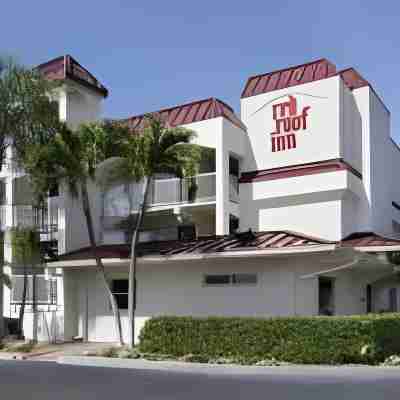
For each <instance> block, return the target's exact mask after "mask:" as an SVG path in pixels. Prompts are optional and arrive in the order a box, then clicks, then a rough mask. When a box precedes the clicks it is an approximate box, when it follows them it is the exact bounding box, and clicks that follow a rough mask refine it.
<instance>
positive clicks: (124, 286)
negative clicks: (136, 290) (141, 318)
mask: <svg viewBox="0 0 400 400" xmlns="http://www.w3.org/2000/svg"><path fill="white" fill-rule="evenodd" d="M128 290H129V282H128V279H114V280H113V281H112V292H113V294H114V297H115V300H116V301H117V305H118V308H119V309H122V310H127V309H128Z"/></svg>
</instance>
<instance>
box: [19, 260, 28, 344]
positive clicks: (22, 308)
mask: <svg viewBox="0 0 400 400" xmlns="http://www.w3.org/2000/svg"><path fill="white" fill-rule="evenodd" d="M24 258H25V257H24ZM27 288H28V275H27V272H26V263H25V260H24V287H23V289H22V302H21V306H20V308H19V320H18V335H19V338H20V339H22V338H23V337H24V316H25V305H26V292H27Z"/></svg>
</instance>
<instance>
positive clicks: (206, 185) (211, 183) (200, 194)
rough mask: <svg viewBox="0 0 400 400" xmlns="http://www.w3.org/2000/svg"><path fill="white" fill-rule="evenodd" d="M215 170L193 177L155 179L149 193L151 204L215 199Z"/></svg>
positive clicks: (202, 201) (210, 200)
mask: <svg viewBox="0 0 400 400" xmlns="http://www.w3.org/2000/svg"><path fill="white" fill-rule="evenodd" d="M215 191H216V190H215V172H212V173H207V174H199V175H196V176H195V177H193V178H183V179H180V178H168V179H155V180H153V181H152V186H151V188H150V193H149V206H151V207H155V206H162V205H170V204H179V203H205V202H212V201H215Z"/></svg>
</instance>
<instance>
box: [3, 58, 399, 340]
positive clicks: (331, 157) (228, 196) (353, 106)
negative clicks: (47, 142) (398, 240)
mask: <svg viewBox="0 0 400 400" xmlns="http://www.w3.org/2000/svg"><path fill="white" fill-rule="evenodd" d="M307 65H308V64H307ZM307 65H306V66H299V67H296V68H295V69H293V71H292V75H293V74H297V75H298V76H299V77H300V78H301V76H302V75H301V74H299V73H298V72H296V71H301V68H304V70H305V71H306V68H308V67H307ZM287 71H288V70H284V71H283V72H282V74H285V73H287ZM289 72H290V70H289ZM272 74H276V72H275V73H272ZM304 74H306V72H304ZM292 75H288V76H292ZM272 77H273V75H271V77H269V78H268V79H269V81H266V83H265V84H264V83H263V82H264V81H263V80H262V79H263V78H259V79H258V78H256V79H258V81H257V83H256V84H255V85H253V86H251V85H252V83H251V82H250V80H249V82H250V83H249V84H248V87H252V88H253V89H254V90H256V89H257V87H260V82H261V83H262V84H263V85H264V87H265V90H261V91H260V90H259V91H258V92H254V94H250V95H249V92H246V93H247V94H246V96H243V98H242V99H241V121H240V120H239V119H238V118H237V117H235V116H233V117H232V115H231V114H230V110H229V109H227V108H225V109H224V110H225V111H224V112H221V113H220V114H215V115H213V116H212V117H205V118H203V119H199V120H196V119H195V118H194V117H193V120H192V121H190V122H185V123H181V124H179V125H180V126H184V127H186V128H189V129H192V130H194V131H195V132H196V134H197V135H196V138H195V139H194V142H195V143H197V144H199V145H201V146H203V147H205V148H208V149H214V150H213V153H212V154H213V160H212V163H211V164H213V165H214V164H215V166H213V167H212V168H213V170H210V171H208V170H207V171H206V172H203V173H200V175H199V176H198V177H196V178H195V179H196V180H197V181H196V182H198V186H199V189H198V192H197V193H196V196H195V198H194V199H191V200H190V199H189V197H188V196H189V195H188V194H187V193H183V191H184V188H185V187H186V186H185V182H183V181H180V180H178V179H177V178H173V177H168V178H167V179H165V177H163V178H157V177H156V179H155V183H154V189H153V192H152V200H151V204H150V205H149V209H148V212H147V215H146V220H145V228H144V232H142V236H141V238H142V240H143V241H151V240H167V239H170V238H174V239H176V238H175V237H172V236H171V235H174V234H175V233H176V229H178V228H179V227H180V226H181V225H184V224H187V223H190V224H192V225H193V226H194V227H195V231H196V234H197V236H198V237H205V236H215V235H217V236H222V235H229V234H232V235H233V234H234V230H235V229H234V227H232V220H237V221H239V231H242V232H243V231H246V230H248V229H251V230H252V231H254V232H262V231H274V232H280V231H290V232H297V233H298V234H300V235H306V236H309V237H315V238H319V239H320V240H321V241H322V242H324V241H329V242H332V243H333V242H334V243H338V242H340V241H342V240H343V239H345V238H346V237H348V236H349V235H351V234H354V233H356V232H375V233H377V234H381V235H388V236H390V237H393V236H396V235H398V234H400V189H399V188H398V185H396V184H395V176H394V171H397V167H398V166H400V165H399V164H400V153H399V149H398V148H397V146H396V145H395V144H394V142H393V141H392V139H391V137H390V114H389V112H388V111H387V109H386V108H385V106H384V105H383V103H382V101H381V100H380V99H379V98H378V96H377V95H376V93H375V91H374V90H373V89H372V88H371V86H370V85H369V84H368V83H366V84H361V85H358V86H356V87H352V86H351V85H349V83H348V81H347V80H346V77H345V76H344V75H342V74H341V73H331V74H327V76H326V77H323V78H320V79H314V80H313V79H309V80H308V81H307V82H304V83H303V82H302V81H301V79H300V78H299V84H290V85H289V84H288V85H286V86H285V85H282V86H279V87H277V88H276V89H275V90H269V89H268V87H269V86H268V85H270V83H269V82H270V81H271V80H272ZM282 79H283V78H282ZM285 79H288V82H289V78H285ZM290 79H292V78H290ZM360 79H361V78H360ZM357 82H358V81H357ZM266 89H268V90H266ZM58 100H59V106H60V118H61V119H63V120H65V121H67V122H68V124H69V125H70V126H71V127H72V128H75V127H77V126H78V125H79V123H81V122H87V121H94V120H97V119H100V118H101V106H102V100H103V96H102V95H101V94H99V92H98V91H94V90H91V89H90V88H88V87H87V85H86V86H85V85H80V84H79V83H78V82H76V81H68V80H67V81H66V82H65V85H64V86H63V87H62V89H60V91H59V92H58ZM207 101H209V102H210V104H211V105H210V107H213V106H214V105H215V102H217V105H216V107H217V108H218V107H220V110H221V109H223V108H224V107H228V106H226V105H223V103H222V102H219V101H218V100H215V99H211V100H206V102H207ZM200 103H201V104H203V103H202V102H199V104H200ZM207 104H208V103H207ZM197 106H198V108H197V109H196V108H193V107H197ZM179 107H181V109H182V110H183V111H184V112H185V115H186V116H188V115H192V116H194V115H198V113H200V112H201V107H200V105H198V104H197V103H193V104H191V105H183V106H179ZM190 107H192V108H191V109H190V110H189V108H190ZM228 108H229V107H228ZM182 110H181V111H182ZM164 111H165V110H164ZM177 114H179V112H178V113H177ZM204 115H206V114H204ZM185 121H186V120H185ZM242 123H243V124H242ZM232 160H233V161H232ZM232 162H233V163H236V162H237V165H238V166H239V167H238V175H239V174H241V177H242V178H241V183H240V190H239V193H237V192H236V191H235V190H236V189H235V188H236V187H237V181H236V180H235V179H236V178H238V176H237V177H236V176H234V175H233V173H232V170H233V169H232V165H231V163H232ZM235 165H236V164H235ZM235 168H236V167H235ZM3 171H4V172H2V174H4V179H5V180H6V181H7V184H6V188H7V196H9V195H10V196H12V193H13V189H12V187H13V182H14V181H13V178H12V175H11V174H10V173H8V172H7V171H6V170H3ZM127 185H128V184H124V185H121V184H118V185H116V186H115V187H114V188H112V189H111V190H110V191H109V192H106V193H103V192H102V190H100V188H98V187H96V186H95V185H94V184H93V185H91V186H90V188H89V191H90V197H91V206H92V213H93V217H94V226H95V231H96V239H97V242H98V244H99V245H100V246H102V245H115V244H124V243H126V240H127V237H126V232H125V231H123V230H122V229H121V228H117V225H118V224H117V223H120V222H121V221H122V220H123V219H124V218H127V217H128V216H129V214H130V213H131V212H132V203H134V204H136V205H137V203H138V201H139V197H140V196H139V195H138V193H139V192H140V185H138V184H136V185H134V186H129V185H128V186H127ZM203 189H204V190H203ZM53 202H56V204H57V207H58V228H57V233H56V238H57V245H58V252H59V254H61V255H62V254H65V253H70V252H73V251H78V250H79V249H82V248H84V247H87V246H88V244H89V242H88V235H87V229H86V225H85V220H84V216H83V212H82V209H81V206H80V202H79V201H76V200H74V199H72V198H71V197H70V196H69V195H68V193H66V191H65V190H63V188H60V195H59V197H58V198H57V199H56V200H53ZM397 205H399V206H397ZM134 209H135V207H133V210H134ZM5 215H6V216H5V218H6V219H7V218H8V219H10V218H11V217H10V215H9V214H7V213H5ZM7 221H8V220H7ZM12 224H13V221H12V220H10V221H9V225H10V226H11V225H12ZM174 232H175V233H174ZM232 237H233V238H234V236H232ZM321 246H322V245H321ZM329 246H331V247H329ZM332 246H333V247H332ZM339 247H340V246H339V245H334V244H326V247H325V248H323V249H322V248H321V250H318V251H312V252H311V253H310V252H309V250H308V249H306V248H304V251H303V250H301V251H300V250H299V251H297V250H296V251H294V253H293V254H289V253H290V251H288V252H286V253H285V249H281V250H282V252H281V253H279V252H275V253H274V252H273V253H271V254H270V253H268V254H267V253H265V254H264V253H263V255H261V254H258V253H257V254H256V256H255V255H254V254H251V255H250V253H249V254H243V255H242V256H235V257H234V258H233V257H232V256H224V255H218V257H217V256H216V255H214V256H209V257H206V258H201V257H200V258H196V257H192V258H190V257H188V258H181V259H180V258H179V257H176V258H172V259H170V258H164V259H163V258H162V257H161V258H160V257H158V258H156V259H153V260H144V259H140V260H139V267H138V282H139V283H138V310H137V332H136V334H137V336H138V335H139V332H140V329H141V327H142V326H143V323H144V322H145V321H146V320H147V319H148V318H150V317H152V316H155V315H194V316H207V315H230V316H232V315H240V316H261V317H268V316H276V315H283V316H285V315H318V314H319V313H321V309H322V308H323V307H325V306H326V304H325V305H324V306H321V299H322V297H323V295H322V294H321V293H322V291H324V290H326V291H329V296H330V300H329V302H330V304H329V305H328V306H329V308H330V310H329V312H330V313H335V314H360V313H365V312H369V311H376V312H379V311H387V310H388V308H390V307H391V308H393V301H394V300H393V299H394V297H393V296H394V295H393V293H394V292H393V289H394V288H397V287H398V284H397V283H396V280H395V279H394V278H393V267H392V266H391V265H390V264H388V263H386V262H382V261H379V260H375V259H368V260H367V264H368V269H367V270H366V269H365V268H364V269H363V268H361V266H360V265H359V264H358V261H354V260H356V259H357V257H358V254H359V253H357V251H356V250H353V251H351V252H347V253H346V252H344V253H340V251H341V250H340V249H339ZM388 248H389V247H388ZM388 248H387V249H388ZM387 249H384V250H382V249H381V250H379V251H386V250H387ZM390 249H392V250H395V248H394V247H393V246H392V247H390ZM399 249H400V246H399ZM278 250H279V249H278ZM397 250H398V249H397ZM365 251H367V250H365ZM86 258H87V257H86ZM371 260H372V261H371ZM104 262H105V264H106V269H107V274H108V278H109V279H110V280H126V279H127V271H128V259H127V258H120V259H116V260H113V261H110V260H107V259H104ZM90 265H92V264H91V260H87V259H84V260H75V261H74V260H71V261H65V262H64V261H60V262H56V263H50V264H49V265H48V271H49V272H50V275H52V276H53V279H56V280H57V287H58V290H57V292H58V301H57V304H54V305H52V306H51V307H50V306H47V308H46V307H42V309H41V313H42V314H43V315H42V317H40V318H39V338H40V339H42V340H46V339H51V338H54V337H56V338H57V339H58V340H71V339H72V338H73V337H75V336H80V337H83V338H84V339H85V340H90V341H115V340H116V336H115V332H114V329H113V322H112V318H113V317H112V313H111V308H110V305H109V302H108V299H107V296H106V295H105V293H104V289H103V288H102V285H101V281H100V279H99V277H98V276H97V273H96V270H95V268H94V267H93V266H90ZM348 266H349V267H348ZM350 267H351V268H350ZM353 267H354V268H353ZM244 273H246V274H250V275H252V276H253V277H254V276H256V283H253V284H248V285H246V284H244V285H236V286H235V285H229V284H222V285H208V284H205V276H207V275H208V274H209V275H227V274H244ZM326 282H328V283H326ZM324 285H325V286H324ZM327 287H328V289H327ZM371 287H372V288H373V289H372V293H371V292H368V293H369V294H367V291H370V290H371ZM398 290H400V287H399V288H398ZM388 291H389V292H390V296H391V297H390V298H391V300H390V301H391V304H389V305H388V301H389V300H388V298H389V297H388V296H389V294H388ZM4 292H5V293H4V296H5V305H6V307H5V309H4V315H5V316H10V317H16V312H17V308H16V307H14V306H12V305H11V306H8V305H9V304H10V290H8V289H5V290H4ZM367 297H368V300H367ZM395 300H396V308H397V307H400V303H399V299H397V297H396V298H395ZM371 302H372V303H371ZM369 303H371V304H369ZM389 306H390V307H389ZM13 307H14V308H13ZM121 315H122V326H123V332H124V335H125V336H126V335H127V331H128V329H127V326H128V321H127V312H126V310H121ZM31 325H32V324H31V314H29V313H28V315H27V318H26V321H25V326H26V329H25V330H26V335H27V336H28V337H29V336H30V334H31V333H30V332H31V330H32V329H31Z"/></svg>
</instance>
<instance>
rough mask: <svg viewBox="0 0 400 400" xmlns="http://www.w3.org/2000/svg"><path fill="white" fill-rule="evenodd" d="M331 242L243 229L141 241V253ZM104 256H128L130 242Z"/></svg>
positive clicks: (104, 250)
mask: <svg viewBox="0 0 400 400" xmlns="http://www.w3.org/2000/svg"><path fill="white" fill-rule="evenodd" d="M328 243H332V242H329V241H326V240H323V239H316V238H313V237H310V236H306V235H302V234H299V233H295V232H289V231H271V232H257V233H254V232H251V231H249V232H243V233H240V234H236V235H230V236H210V237H203V238H199V239H196V240H191V241H179V240H170V241H164V242H148V243H140V244H139V246H138V253H139V254H140V255H150V254H153V255H157V254H158V255H164V256H172V255H180V254H206V253H219V252H224V251H240V250H266V249H281V248H288V247H297V246H313V245H320V244H328ZM98 252H99V255H100V256H101V257H102V258H128V257H129V253H130V245H128V244H126V245H103V246H99V247H98ZM91 254H92V253H91V250H90V248H83V249H80V250H77V251H74V252H71V253H66V254H63V255H61V256H60V257H59V259H60V260H78V259H85V258H90V257H91Z"/></svg>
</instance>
